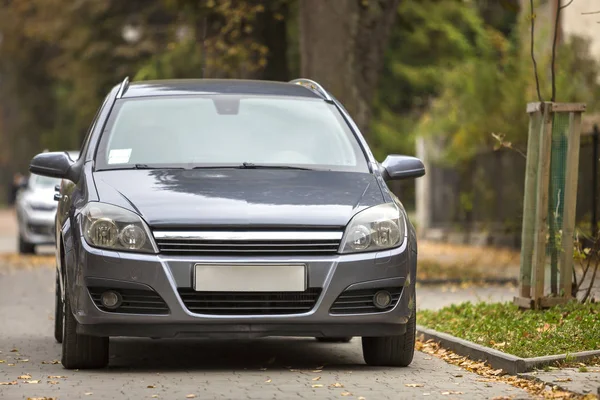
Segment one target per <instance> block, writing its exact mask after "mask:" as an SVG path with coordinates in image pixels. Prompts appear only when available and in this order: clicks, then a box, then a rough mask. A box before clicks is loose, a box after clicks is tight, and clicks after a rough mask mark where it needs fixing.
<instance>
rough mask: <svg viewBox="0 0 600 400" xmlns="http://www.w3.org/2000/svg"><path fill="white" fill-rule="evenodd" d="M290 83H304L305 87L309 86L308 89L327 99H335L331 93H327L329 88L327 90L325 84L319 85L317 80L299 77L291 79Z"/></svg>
mask: <svg viewBox="0 0 600 400" xmlns="http://www.w3.org/2000/svg"><path fill="white" fill-rule="evenodd" d="M289 83H294V84H296V85H302V86H304V87H307V88H308V89H310V90H312V91H313V92H315V93H317V94H318V95H320V96H321V97H323V98H324V99H325V100H327V101H333V98H332V97H331V96H330V95H329V93H327V90H325V88H323V86H321V85H319V84H318V83H317V82H315V81H313V80H311V79H306V78H299V79H294V80H291V81H290V82H289Z"/></svg>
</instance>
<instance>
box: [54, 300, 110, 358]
mask: <svg viewBox="0 0 600 400" xmlns="http://www.w3.org/2000/svg"><path fill="white" fill-rule="evenodd" d="M62 314H63V335H62V360H61V363H62V365H63V367H65V368H66V369H92V368H104V367H106V366H107V365H108V338H107V337H96V336H87V335H79V334H77V320H76V319H75V317H74V316H73V312H72V311H71V304H70V301H69V291H68V290H65V301H64V302H63V312H62Z"/></svg>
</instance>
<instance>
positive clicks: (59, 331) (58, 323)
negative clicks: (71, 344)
mask: <svg viewBox="0 0 600 400" xmlns="http://www.w3.org/2000/svg"><path fill="white" fill-rule="evenodd" d="M59 279H60V275H59V273H58V270H56V289H55V295H54V339H56V341H57V342H58V343H62V340H63V302H62V296H61V295H60V282H59Z"/></svg>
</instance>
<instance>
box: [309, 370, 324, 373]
mask: <svg viewBox="0 0 600 400" xmlns="http://www.w3.org/2000/svg"><path fill="white" fill-rule="evenodd" d="M310 372H315V373H317V374H318V373H319V372H323V370H322V369H313V370H312V371H310Z"/></svg>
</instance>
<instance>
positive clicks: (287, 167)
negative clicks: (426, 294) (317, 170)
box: [238, 162, 312, 171]
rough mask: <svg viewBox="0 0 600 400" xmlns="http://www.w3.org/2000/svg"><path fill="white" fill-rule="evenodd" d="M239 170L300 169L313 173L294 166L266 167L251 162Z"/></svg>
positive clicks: (307, 169)
mask: <svg viewBox="0 0 600 400" xmlns="http://www.w3.org/2000/svg"><path fill="white" fill-rule="evenodd" d="M238 168H241V169H299V170H304V171H312V169H311V168H304V167H295V166H293V165H264V164H254V163H250V162H243V163H242V164H241V165H240V166H238Z"/></svg>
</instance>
